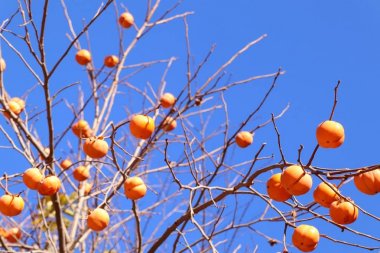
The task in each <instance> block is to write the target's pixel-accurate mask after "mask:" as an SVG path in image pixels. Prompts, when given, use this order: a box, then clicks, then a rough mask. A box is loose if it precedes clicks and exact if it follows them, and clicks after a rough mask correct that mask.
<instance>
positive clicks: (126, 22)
mask: <svg viewBox="0 0 380 253" xmlns="http://www.w3.org/2000/svg"><path fill="white" fill-rule="evenodd" d="M134 23H135V18H134V17H133V16H132V14H131V13H129V12H124V13H122V14H121V15H120V17H119V24H120V25H121V27H123V28H130V27H131V26H133V24H134Z"/></svg>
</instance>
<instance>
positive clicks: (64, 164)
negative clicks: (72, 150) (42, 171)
mask: <svg viewBox="0 0 380 253" xmlns="http://www.w3.org/2000/svg"><path fill="white" fill-rule="evenodd" d="M59 165H61V168H62V169H64V170H67V169H68V168H70V166H71V165H73V162H72V161H71V160H70V159H69V158H66V159H65V160H62V162H61V163H60V164H59Z"/></svg>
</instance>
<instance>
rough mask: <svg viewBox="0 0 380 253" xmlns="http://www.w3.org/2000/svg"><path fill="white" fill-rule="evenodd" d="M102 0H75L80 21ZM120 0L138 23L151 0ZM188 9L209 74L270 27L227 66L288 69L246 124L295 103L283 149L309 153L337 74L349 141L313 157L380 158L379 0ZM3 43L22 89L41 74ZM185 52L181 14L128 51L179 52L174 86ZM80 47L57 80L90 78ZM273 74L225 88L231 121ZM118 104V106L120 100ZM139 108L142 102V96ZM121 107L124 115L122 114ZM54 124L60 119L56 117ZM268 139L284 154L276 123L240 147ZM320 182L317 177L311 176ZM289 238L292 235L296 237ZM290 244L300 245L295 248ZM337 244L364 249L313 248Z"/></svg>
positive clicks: (109, 45)
mask: <svg viewBox="0 0 380 253" xmlns="http://www.w3.org/2000/svg"><path fill="white" fill-rule="evenodd" d="M12 2H15V1H12ZM51 2H54V3H51V10H50V15H49V18H50V19H51V21H50V22H49V25H48V27H47V29H48V30H47V33H48V36H47V39H46V40H47V45H46V47H47V49H48V50H50V51H51V55H49V56H48V61H49V60H50V61H51V62H52V61H54V59H56V57H57V55H59V54H60V52H62V49H63V48H64V46H66V45H67V39H66V38H65V34H64V33H65V32H67V31H68V29H67V25H66V23H64V22H62V21H63V19H62V10H61V8H60V5H59V3H58V2H59V1H51ZM163 2H165V3H167V2H169V3H170V4H168V6H170V5H171V4H172V3H174V1H166V0H165V1H163ZM95 3H96V4H95ZM99 3H100V1H75V4H74V5H69V7H70V11H72V15H73V19H74V21H75V22H76V24H80V22H81V18H83V17H85V18H86V19H87V20H88V18H89V17H91V16H92V13H94V11H95V10H96V8H97V6H98V5H99ZM122 3H123V4H124V5H126V6H128V8H129V10H130V11H132V12H133V13H134V14H135V17H136V22H137V24H141V23H142V21H143V20H142V17H143V15H144V11H145V2H141V1H122ZM16 6H17V5H16V3H11V1H2V2H1V3H0V21H1V20H3V19H4V18H6V17H8V16H9V14H10V13H12V11H14V10H15V9H16ZM184 11H194V12H195V14H194V15H192V16H190V17H189V18H188V21H189V26H190V40H191V48H192V53H193V55H194V61H195V63H198V62H199V61H200V60H201V59H202V57H203V56H204V55H205V54H206V53H207V51H208V49H209V48H210V47H211V45H212V44H214V43H215V44H216V50H215V53H214V56H213V58H212V59H211V61H210V64H209V66H208V69H207V71H206V72H205V73H203V74H202V75H201V78H202V77H207V75H209V74H211V73H212V71H214V70H216V68H217V67H218V66H219V65H221V64H223V63H224V62H225V61H226V60H227V59H228V58H229V57H230V56H231V55H232V54H233V53H234V52H236V51H237V50H238V49H240V48H241V47H242V46H243V45H245V44H246V43H248V42H249V41H251V40H253V39H255V38H257V37H259V36H260V35H262V34H268V37H267V38H266V39H265V40H263V41H262V42H260V43H259V44H258V45H257V46H255V47H253V48H252V49H251V50H249V51H248V52H247V53H246V54H245V55H243V56H242V57H241V58H239V59H238V60H237V61H236V63H234V64H233V65H232V66H231V67H230V68H228V74H229V75H231V77H230V78H231V80H239V79H242V78H246V77H249V76H251V75H256V74H257V75H258V74H266V73H273V72H275V71H277V69H278V68H279V67H281V68H282V69H283V70H285V71H286V74H285V75H284V76H281V77H280V78H279V81H278V86H277V87H276V90H275V92H274V93H273V96H271V98H270V100H269V103H268V104H267V105H266V106H265V108H264V110H263V111H262V112H261V113H260V115H259V116H258V117H257V118H256V119H255V120H254V121H253V122H252V124H250V126H251V127H253V126H255V125H257V124H258V123H260V122H262V121H264V120H266V119H267V118H268V117H269V116H270V113H275V114H276V113H279V112H280V111H281V110H282V109H283V108H284V107H285V106H286V105H287V104H288V103H290V109H289V111H288V112H287V113H286V114H285V116H284V117H283V118H282V119H281V120H280V121H279V122H278V127H279V130H280V132H281V137H282V143H283V147H284V151H285V154H286V157H287V159H288V160H289V161H290V162H295V161H296V158H297V149H298V147H299V145H300V144H302V145H304V147H305V149H304V158H305V159H306V158H307V157H308V156H309V155H310V153H311V151H312V149H313V148H314V146H315V144H316V141H315V127H316V126H317V125H318V124H319V123H320V122H321V121H323V120H325V119H327V118H328V116H329V113H330V110H331V106H332V101H333V88H334V86H335V84H336V83H337V81H338V80H341V81H342V85H341V88H340V90H339V102H338V107H337V109H336V112H335V117H334V118H335V119H336V120H337V121H340V122H341V123H342V124H343V125H344V126H345V131H346V141H345V143H344V145H343V146H342V147H341V148H339V149H336V150H320V151H319V152H318V155H317V157H316V159H315V160H314V165H318V166H321V167H329V168H342V167H349V168H357V167H360V166H365V165H372V164H376V163H379V147H378V143H380V134H379V130H378V129H379V126H380V117H379V108H380V107H379V104H378V103H379V102H378V101H379V95H380V86H379V85H380V84H379V76H378V74H379V70H380V30H379V27H380V15H379V13H380V2H379V1H375V0H362V1H354V0H335V1H327V0H319V1H304V0H293V1H275V0H266V1H257V0H235V1H225V0H219V1H217V0H194V1H191V0H187V1H184V3H183V4H182V6H181V7H180V8H179V9H178V11H177V13H180V12H184ZM113 15H114V14H113V10H111V9H110V10H109V11H108V14H107V15H106V16H105V17H104V18H102V19H100V20H99V22H98V23H97V24H96V25H95V26H94V27H93V28H92V29H90V39H91V48H92V50H93V52H96V53H94V58H95V63H96V62H98V64H100V63H101V61H102V59H103V57H104V55H105V54H108V53H110V52H112V53H117V46H118V44H117V43H116V42H115V39H116V38H117V37H116V36H117V33H116V28H115V26H110V25H109V24H110V22H114V16H113ZM125 36H129V33H125ZM81 43H82V46H83V47H85V45H86V41H85V38H82V39H81ZM1 45H2V50H3V55H4V57H5V58H6V59H7V63H8V70H7V71H8V72H7V75H5V77H4V78H5V82H6V85H7V88H8V89H9V91H10V93H11V94H12V95H13V96H21V95H23V93H24V91H25V89H26V87H28V88H29V87H31V85H33V84H35V80H33V78H32V77H31V76H30V75H29V74H26V73H25V74H24V73H23V72H22V71H20V68H19V67H18V66H21V63H20V61H19V60H16V59H15V60H13V59H14V58H13V57H14V55H13V54H12V52H11V50H10V49H9V48H8V47H7V46H5V44H4V43H3V42H2V44H1ZM23 50H25V48H24V49H23ZM184 53H185V49H184V34H183V23H182V22H181V21H176V22H173V23H172V24H168V25H165V26H162V27H160V28H158V29H156V30H154V31H152V33H151V34H150V35H148V36H147V37H146V38H144V39H143V40H142V41H141V43H140V44H139V45H138V47H136V49H135V51H134V52H133V53H132V54H131V57H130V63H137V62H139V61H146V60H154V59H159V58H168V57H170V56H176V57H178V61H177V62H178V64H176V65H175V66H174V67H173V69H172V71H171V72H170V74H169V75H168V79H167V81H168V83H169V84H168V87H169V88H170V89H172V90H173V91H177V90H178V89H179V88H177V87H176V85H178V87H180V88H181V87H182V83H183V81H184V80H185V78H186V77H185V69H184V66H185V59H186V55H185V54H184ZM74 54H75V51H74V50H73V51H72V52H70V55H69V57H68V58H67V59H66V60H65V61H64V62H63V65H62V68H61V69H60V71H59V75H58V76H57V78H56V79H55V80H54V81H55V82H57V83H60V82H62V83H70V82H73V81H77V80H82V81H83V82H84V83H85V82H86V81H87V79H86V76H85V74H84V72H83V69H80V68H77V67H76V66H75V67H73V66H72V64H73V63H72V59H73V57H74ZM12 66H14V67H12ZM155 73H156V74H158V73H162V69H160V70H157V72H154V71H153V72H152V73H151V74H152V76H151V77H148V78H147V77H146V76H144V77H143V78H141V79H138V78H136V79H135V80H134V81H135V82H139V81H141V82H142V83H143V84H144V83H146V81H147V80H149V81H150V82H152V83H155V82H156V83H157V82H158V81H159V79H160V76H155V75H154V74H155ZM269 83H270V80H265V81H259V82H257V83H253V84H251V85H247V86H245V87H239V88H234V89H233V90H231V93H230V94H229V95H227V97H226V98H227V101H228V102H229V111H230V120H231V127H237V126H239V123H240V121H241V120H242V119H243V118H244V117H245V116H246V115H247V114H248V113H249V111H250V110H252V109H253V108H255V106H256V105H257V103H258V101H259V99H260V98H261V97H262V94H263V92H264V90H265V87H267V86H268V84H269ZM143 84H142V85H143ZM57 89H58V88H57ZM66 95H67V97H68V99H69V100H70V99H71V102H76V97H72V98H70V94H66ZM30 103H34V104H36V103H38V98H31V99H30ZM120 103H121V102H120ZM119 105H120V106H122V104H119ZM62 108H63V107H62ZM33 109H34V107H33V106H30V107H29V110H33ZM133 109H134V110H138V106H137V107H136V108H133ZM133 109H132V110H133ZM57 110H60V109H57ZM66 117H67V115H62V120H67V119H68V118H66ZM115 117H116V118H118V117H119V118H122V117H124V115H116V116H115ZM0 123H1V124H5V121H4V120H1V122H0ZM57 128H58V129H60V128H59V126H57ZM40 137H41V138H42V139H45V140H47V136H46V135H44V134H43V133H40ZM0 140H1V141H4V138H3V137H0ZM262 142H268V150H267V154H271V153H275V154H277V155H278V152H277V151H276V145H277V143H276V139H275V135H274V132H273V129H272V128H271V127H267V128H266V129H263V130H260V131H259V132H258V133H257V134H256V136H255V146H254V147H252V148H251V149H247V150H244V151H242V154H241V155H242V156H244V155H246V156H249V157H251V156H252V152H254V151H255V150H257V148H258V147H259V146H260V144H261V143H262ZM63 152H64V151H63ZM5 155H7V156H10V157H11V158H14V159H17V155H11V154H10V152H9V150H0V159H1V160H2V158H1V157H4V156H5ZM23 166H25V162H23V161H20V162H15V161H14V160H6V161H4V163H3V164H2V167H0V172H3V171H2V170H5V171H7V172H9V173H13V172H17V171H19V167H23ZM262 179H263V180H264V178H262ZM317 182H318V181H317V180H316V181H315V183H314V185H316V184H317ZM343 192H344V194H347V195H350V196H352V198H353V199H354V200H355V202H356V203H358V204H362V205H363V207H364V208H365V209H366V210H369V211H373V212H375V214H377V215H379V212H378V202H379V201H380V198H379V196H371V197H369V196H364V195H363V194H361V193H358V192H357V190H355V189H354V188H353V187H352V185H347V186H344V187H343ZM227 203H228V202H227ZM371 204H374V205H371ZM252 208H253V209H255V208H254V207H252ZM251 214H252V215H255V214H257V213H256V210H253V211H252V213H251ZM373 222H374V220H371V219H368V218H365V217H364V215H362V214H361V215H360V217H359V220H358V221H357V222H356V223H355V224H353V225H352V227H355V228H361V229H364V231H365V232H366V233H369V234H373V235H374V236H377V237H380V233H379V230H378V229H376V228H375V227H376V226H371V224H374V223H373ZM318 226H320V231H321V233H325V234H329V235H332V236H336V237H339V238H340V239H342V240H351V241H354V242H356V243H360V242H361V240H362V239H361V238H360V237H355V236H354V237H353V236H351V235H349V233H347V232H344V233H341V232H340V231H339V230H338V229H336V228H334V227H332V226H325V225H323V224H318ZM259 228H260V229H263V230H264V231H267V232H269V233H271V230H270V228H272V229H273V228H275V230H278V231H280V232H274V235H273V236H276V238H281V231H282V229H283V227H282V225H278V226H277V225H275V226H273V225H272V224H268V223H267V224H265V226H259ZM255 236H256V235H255ZM255 236H252V237H249V238H250V239H252V240H258V242H260V243H264V244H263V245H261V246H260V247H259V251H258V252H275V251H279V250H281V248H280V247H275V248H267V247H268V246H267V245H266V244H265V242H263V241H260V239H257V238H256V237H255ZM288 242H290V237H289V238H288ZM363 242H364V241H363ZM365 243H367V244H368V245H369V246H379V244H380V243H377V244H376V243H374V242H373V241H372V242H365ZM252 245H254V243H253V244H252ZM290 250H291V252H297V251H296V250H294V249H290ZM332 250H335V251H337V252H342V251H343V250H345V251H347V252H365V251H363V250H359V249H356V248H346V247H343V246H341V245H335V244H333V243H332V242H330V241H328V240H326V239H322V240H321V243H320V245H319V247H318V249H317V250H316V251H315V252H331V251H332ZM241 252H243V251H241Z"/></svg>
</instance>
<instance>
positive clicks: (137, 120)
mask: <svg viewBox="0 0 380 253" xmlns="http://www.w3.org/2000/svg"><path fill="white" fill-rule="evenodd" d="M129 129H130V131H131V134H132V135H133V136H134V137H136V138H138V139H148V138H149V137H150V136H151V135H152V133H153V132H154V120H153V118H151V117H149V116H147V115H142V114H137V115H133V116H132V118H131V121H130V123H129Z"/></svg>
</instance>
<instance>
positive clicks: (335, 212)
mask: <svg viewBox="0 0 380 253" xmlns="http://www.w3.org/2000/svg"><path fill="white" fill-rule="evenodd" d="M358 215H359V210H358V208H357V207H356V206H355V205H354V204H353V202H351V201H346V200H337V201H334V202H333V203H331V206H330V217H331V219H332V220H333V221H335V222H336V223H338V224H341V225H347V224H351V223H353V222H354V221H356V219H357V218H358Z"/></svg>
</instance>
